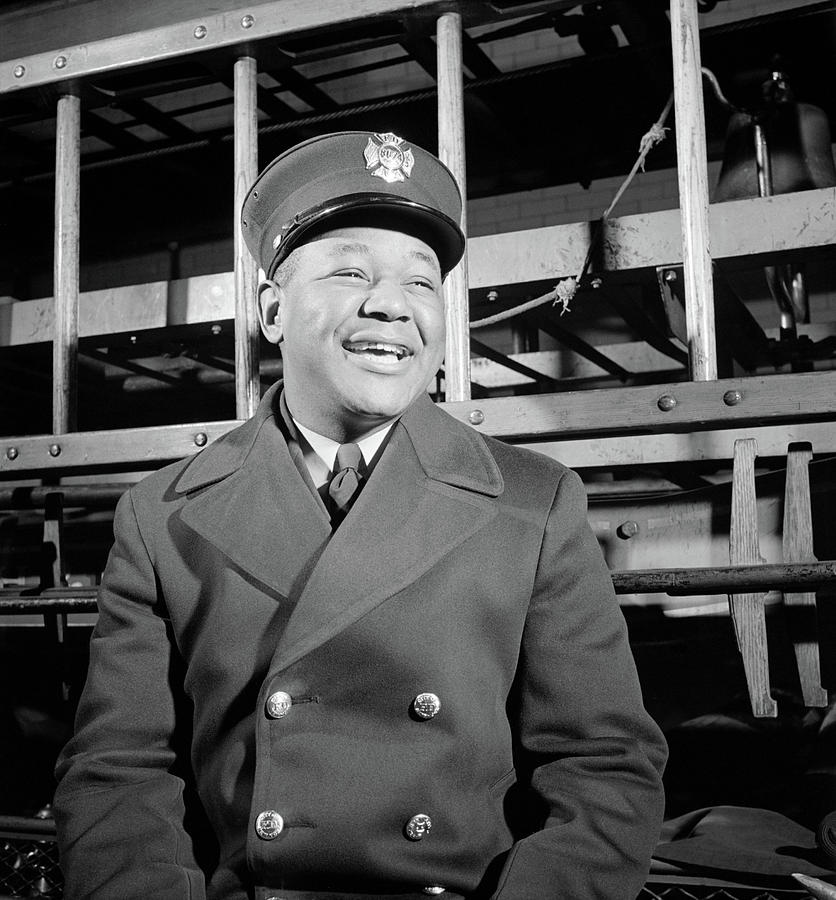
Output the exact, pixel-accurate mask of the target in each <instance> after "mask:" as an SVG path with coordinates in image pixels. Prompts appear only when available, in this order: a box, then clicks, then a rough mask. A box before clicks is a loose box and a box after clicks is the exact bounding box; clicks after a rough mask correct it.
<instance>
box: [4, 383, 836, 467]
mask: <svg viewBox="0 0 836 900" xmlns="http://www.w3.org/2000/svg"><path fill="white" fill-rule="evenodd" d="M816 377H818V378H824V379H825V382H826V383H825V384H823V386H822V388H821V391H818V390H817V391H816V392H814V393H812V394H811V393H810V391H809V390H808V391H807V394H808V395H807V396H805V395H804V388H805V386H806V387H809V384H810V382H809V381H807V379H812V378H816ZM828 377H829V380H828ZM834 379H836V373H835V374H834V375H829V373H822V374H821V375H819V376H812V375H806V374H798V375H785V376H782V375H776V376H773V377H772V378H769V379H765V380H767V381H770V382H778V383H779V384H776V390H775V391H767V392H761V393H760V394H759V396H760V397H761V398H762V400H763V402H764V403H765V404H766V405H765V406H764V407H763V410H762V411H761V412H760V413H759V414H758V415H757V419H758V421H762V422H769V421H770V420H771V419H774V421H776V422H779V423H782V422H785V421H786V422H787V424H782V425H773V426H771V427H770V426H767V425H761V426H760V427H756V426H753V425H751V419H752V415H751V414H750V413H748V412H746V411H745V410H744V411H741V412H739V413H735V408H734V407H730V408H728V410H725V409H724V411H723V414H722V417H721V418H718V419H717V421H716V423H714V424H713V421H714V420H713V419H711V417H709V418H707V419H704V420H702V421H699V420H696V422H695V425H696V426H697V427H699V428H702V429H705V430H704V431H691V430H689V427H688V424H687V422H685V423H684V424H683V421H679V422H678V423H672V424H674V425H675V429H676V430H674V431H673V432H672V433H669V434H665V433H662V431H661V430H660V429H659V428H656V429H655V431H654V434H655V436H654V438H653V440H652V441H649V440H648V439H647V437H646V434H637V435H634V436H631V435H628V434H626V432H627V431H628V430H633V429H634V428H635V427H636V426H635V423H633V422H631V421H630V414H629V410H631V409H634V408H635V407H634V406H630V405H629V403H628V404H627V407H628V409H627V411H626V412H625V411H624V410H623V408H622V407H623V404H622V398H624V399H625V400H627V398H628V397H629V395H630V394H631V393H633V392H635V391H643V390H646V389H644V388H614V389H612V390H610V391H581V392H578V393H573V394H570V393H564V394H551V395H547V394H541V395H538V396H531V397H516V398H499V399H496V400H482V401H480V402H479V403H478V404H477V403H475V402H473V403H471V404H464V403H458V404H441V406H442V408H447V409H450V410H451V411H453V412H454V414H455V415H456V416H457V418H462V419H463V420H464V421H467V415H468V412H467V410H468V406H470V408H471V411H472V409H479V408H480V407H484V409H485V410H486V411H487V413H486V416H487V417H486V421H485V426H486V427H484V428H481V427H480V429H479V430H483V431H485V432H486V433H488V434H490V433H493V432H492V431H491V426H492V425H498V424H501V423H500V421H499V420H500V411H499V410H498V409H497V406H496V405H497V404H503V405H504V403H505V402H509V401H511V402H514V403H516V404H519V405H520V409H519V410H518V413H519V416H518V417H517V418H515V420H514V421H512V422H511V423H510V424H511V426H512V427H506V428H504V429H503V428H499V429H498V430H497V432H496V433H497V435H498V436H499V437H502V438H504V439H506V440H511V441H512V442H514V443H522V445H523V446H527V447H529V448H530V449H532V450H537V451H539V452H541V453H544V454H545V455H547V456H553V457H554V458H556V459H559V460H561V461H562V462H564V463H565V464H566V465H569V466H574V467H578V468H594V467H602V466H606V467H612V466H620V465H630V466H633V465H642V464H651V463H659V462H687V461H693V460H705V459H719V460H723V459H731V458H732V449H731V443H732V442H733V441H734V440H735V439H737V438H740V437H744V436H747V435H753V436H756V437H757V439H758V441H759V446H760V447H761V455H762V456H779V455H780V456H783V455H784V454H785V453H786V447H787V443H788V442H790V441H812V442H813V443H814V446H815V447H816V448H817V451H818V452H821V453H836V427H834V425H833V423H832V421H829V422H824V423H819V424H805V423H803V422H801V421H792V410H793V406H792V404H791V403H788V402H787V401H783V402H781V403H779V402H778V401H777V400H776V399H775V395H776V394H777V393H778V392H779V391H778V390H777V388H778V387H779V385H780V384H784V386H785V387H786V388H787V389H789V388H790V387H791V385H792V384H793V383H794V382H796V381H797V383H798V384H799V389H800V394H799V396H803V397H804V401H803V402H800V403H796V406H795V410H796V412H797V414H798V417H799V419H803V418H805V417H807V418H817V417H819V416H821V415H822V410H823V409H826V408H827V406H828V403H830V405H831V411H830V416H831V418H832V416H833V415H834V414H833V412H832V401H828V395H827V391H828V390H829V391H830V395H829V396H831V397H832V395H833V391H834V390H836V385H834ZM757 380H758V379H754V378H751V379H747V381H752V382H753V381H757ZM802 381H804V382H805V384H802V383H801V382H802ZM730 383H731V384H739V382H737V381H734V380H730ZM717 384H719V385H721V386H722V384H723V382H718V383H717ZM827 385H830V387H829V389H828V387H827ZM676 387H677V389H679V390H680V392H681V393H680V396H681V397H684V398H687V397H689V396H690V394H691V393H692V392H693V393H694V394H701V393H702V392H703V390H704V388H705V385H704V384H696V383H695V384H678V385H676ZM593 394H606V395H608V397H609V400H608V401H607V402H601V404H600V406H599V407H598V409H599V410H603V412H601V413H600V418H599V420H598V422H597V430H598V431H599V432H601V436H600V437H594V436H593V437H589V435H590V434H591V433H594V431H595V430H596V429H595V428H594V427H593V423H591V422H590V421H589V420H588V419H587V418H586V417H585V416H584V415H583V414H582V412H579V413H578V415H579V417H580V418H579V421H577V422H573V420H572V412H573V410H581V409H582V406H583V401H584V398H585V397H591V396H592V395H593ZM763 398H766V399H763ZM563 401H566V409H567V410H568V414H566V410H562V411H560V410H558V412H555V411H554V410H552V412H551V415H549V414H548V411H546V413H544V410H543V409H542V407H541V404H543V403H545V404H551V405H555V404H558V405H559V404H561V403H562V402H563ZM720 402H721V405H722V400H721V401H720ZM770 403H773V404H774V408H770V406H769V404H770ZM735 415H739V416H740V417H741V420H742V421H741V423H738V422H736V421H735V418H734V417H735ZM613 419H616V420H617V425H618V427H616V428H613V427H612V422H611V420H613ZM558 423H563V424H562V425H560V424H558ZM239 424H241V421H240V420H224V421H217V422H203V423H196V424H186V425H168V426H158V427H154V428H129V429H119V430H112V431H93V432H84V433H79V434H71V435H64V436H62V437H61V438H59V439H56V438H55V437H53V436H52V435H35V436H19V437H6V438H2V439H0V478H2V477H3V476H6V477H20V476H21V475H22V474H24V473H28V472H38V471H49V470H61V469H67V468H71V469H72V468H80V469H84V468H92V467H96V466H98V467H100V468H101V467H102V466H106V465H113V466H119V467H122V468H126V469H130V468H135V469H146V468H156V467H157V466H159V465H160V464H161V463H163V462H166V461H168V460H172V459H179V458H181V457H184V456H188V455H189V454H191V453H194V452H196V451H197V450H199V449H200V448H201V447H202V446H204V444H203V442H202V441H203V438H201V437H199V436H200V435H204V436H205V437H206V440H207V442H208V441H212V440H215V439H216V438H218V437H220V436H221V435H222V434H225V433H226V432H227V431H229V430H230V429H231V428H234V427H235V426H236V425H239ZM738 425H739V427H738ZM515 427H516V428H522V430H523V431H524V432H526V433H529V434H531V433H532V430H533V434H534V435H537V434H538V433H539V434H542V435H544V436H553V435H554V434H560V435H561V436H562V437H563V438H564V439H563V440H560V441H549V440H544V441H541V442H537V443H524V442H523V439H522V435H517V436H516V437H515V435H514V432H515ZM619 428H620V431H619ZM715 428H719V430H714V429H715ZM638 430H640V431H642V430H643V431H647V429H642V428H641V427H639V429H638ZM503 431H504V432H505V433H503ZM55 446H57V447H58V448H59V450H58V452H57V453H56V454H55V455H52V454H51V453H50V448H54V447H55Z"/></svg>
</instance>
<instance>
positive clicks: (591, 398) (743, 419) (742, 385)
mask: <svg viewBox="0 0 836 900" xmlns="http://www.w3.org/2000/svg"><path fill="white" fill-rule="evenodd" d="M834 396H836V372H815V373H798V374H793V375H774V376H768V377H750V378H728V379H723V380H720V381H715V382H694V383H687V382H684V383H675V384H660V385H647V386H642V387H624V388H613V389H610V390H600V391H575V392H571V393H570V392H566V393H560V394H541V395H539V396H533V397H495V398H493V399H486V400H480V401H478V402H477V401H466V402H460V403H446V404H444V407H445V409H446V410H447V411H448V412H449V413H451V414H452V415H453V416H455V417H456V418H457V419H460V420H461V421H462V422H471V423H473V422H478V426H477V430H479V431H483V432H485V433H487V434H491V435H493V436H494V437H501V438H503V439H505V440H514V441H518V440H524V439H525V438H528V437H535V436H538V435H548V434H561V435H563V436H565V437H569V436H572V437H578V438H579V437H587V436H592V435H596V436H599V437H600V436H604V435H612V434H619V435H622V436H623V435H628V434H648V433H649V434H657V433H660V434H665V433H672V432H681V431H700V430H708V429H711V428H724V427H727V428H728V427H741V426H744V425H752V426H757V425H761V424H767V423H770V424H777V423H779V422H804V421H807V422H812V421H832V420H833V419H836V410H835V409H834V404H833V398H834Z"/></svg>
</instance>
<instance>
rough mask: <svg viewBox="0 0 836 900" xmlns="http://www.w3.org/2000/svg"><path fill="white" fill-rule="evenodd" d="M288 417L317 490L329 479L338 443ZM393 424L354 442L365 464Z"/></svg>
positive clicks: (369, 461)
mask: <svg viewBox="0 0 836 900" xmlns="http://www.w3.org/2000/svg"><path fill="white" fill-rule="evenodd" d="M290 418H291V419H293V424H294V425H295V426H296V430H297V432H298V433H299V438H300V440H299V446H300V449H301V450H302V458H303V459H304V461H305V465H306V466H307V468H308V472H309V474H310V476H311V481H313V483H314V487H315V488H317V490H318V489H319V488H321V487H322V486H323V485H324V484H328V482H329V481H330V480H331V475H332V474H333V471H334V462H335V460H336V458H337V450H339V448H340V444H339V442H338V441H332V440H331V438H327V437H325V436H324V435H322V434H317V432H315V431H311V429H310V428H306V427H305V426H304V425H302V424H300V423H299V422H297V421H296V419H295V418H294V417H293V416H291V417H290ZM394 424H395V423H394V422H390V423H389V424H388V425H387V426H386V427H385V428H381V429H380V431H375V432H372V434H367V435H366V436H365V437H364V438H360V440H359V441H355V442H354V443H355V444H357V446H358V447H359V448H360V452H361V453H362V454H363V462H364V463H365V464H366V466H368V465H369V464H370V463H371V461H372V460H373V459H374V457H375V454H376V453H377V451H378V450H379V449H380V445H381V444H382V443H383V442H384V441H385V440H386V436H387V435H388V434H389V432H390V431H391V430H392V426H393V425H394Z"/></svg>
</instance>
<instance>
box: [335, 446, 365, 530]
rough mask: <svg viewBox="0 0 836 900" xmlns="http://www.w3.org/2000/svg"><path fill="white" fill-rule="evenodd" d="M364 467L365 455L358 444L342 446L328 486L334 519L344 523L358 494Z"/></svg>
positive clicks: (338, 451)
mask: <svg viewBox="0 0 836 900" xmlns="http://www.w3.org/2000/svg"><path fill="white" fill-rule="evenodd" d="M362 465H363V454H362V453H361V452H360V448H359V447H358V446H357V444H340V448H339V450H337V459H336V462H335V463H334V469H335V474H334V477H333V478H332V479H331V482H330V483H329V485H328V496H329V497H330V498H331V506H332V511H333V518H334V520H335V522H340V521H342V520H343V519H344V518H345V517H346V515H348V511H349V510H350V509H351V505H352V503H353V502H354V499H355V498H356V496H357V494H358V493H359V492H360V484H361V483H362V481H363V476H362V475H361V474H360V469H361V467H362Z"/></svg>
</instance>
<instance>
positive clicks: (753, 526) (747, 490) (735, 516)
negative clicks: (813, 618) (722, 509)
mask: <svg viewBox="0 0 836 900" xmlns="http://www.w3.org/2000/svg"><path fill="white" fill-rule="evenodd" d="M756 454H757V441H756V440H755V439H754V438H744V439H743V440H740V441H736V442H735V447H734V470H733V473H732V501H731V527H730V529H729V562H731V564H732V565H733V566H741V565H743V566H756V565H760V564H762V563H764V562H766V560H764V559H763V558H762V557H761V554H760V542H759V536H758V508H757V501H756V498H755V456H756ZM765 597H766V594H765V593H764V592H762V591H752V590H746V588H743V589H742V590H733V591H732V592H730V593H729V608H730V609H731V615H732V621H733V623H734V633H735V636H736V638H737V646H738V648H739V649H740V656H741V658H742V660H743V669H744V671H745V673H746V685H747V687H748V688H749V701H750V703H751V705H752V713H753V714H754V715H755V716H756V717H759V718H760V717H775V716H777V715H778V704H777V703H776V702H775V701H774V700H773V699H772V697H771V696H770V688H769V652H768V648H767V643H766V615H765V610H764V600H765Z"/></svg>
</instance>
